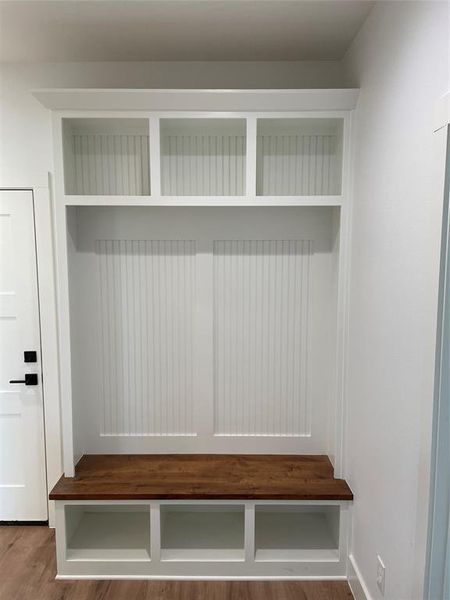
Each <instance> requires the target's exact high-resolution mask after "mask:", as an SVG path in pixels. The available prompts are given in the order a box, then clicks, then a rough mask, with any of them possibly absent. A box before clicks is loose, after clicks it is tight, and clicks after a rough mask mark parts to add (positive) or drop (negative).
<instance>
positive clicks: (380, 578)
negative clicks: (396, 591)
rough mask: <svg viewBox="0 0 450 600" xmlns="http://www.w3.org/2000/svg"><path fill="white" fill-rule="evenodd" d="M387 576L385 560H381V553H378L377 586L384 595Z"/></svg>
mask: <svg viewBox="0 0 450 600" xmlns="http://www.w3.org/2000/svg"><path fill="white" fill-rule="evenodd" d="M385 576H386V567H385V566H384V562H383V561H382V560H381V558H380V556H379V554H377V586H378V589H379V590H380V592H381V594H382V596H384V586H385V582H386V580H385Z"/></svg>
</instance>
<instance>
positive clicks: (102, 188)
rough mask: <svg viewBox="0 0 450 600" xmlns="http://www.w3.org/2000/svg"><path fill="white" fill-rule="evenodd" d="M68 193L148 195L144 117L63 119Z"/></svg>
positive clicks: (65, 179) (145, 123) (148, 162)
mask: <svg viewBox="0 0 450 600" xmlns="http://www.w3.org/2000/svg"><path fill="white" fill-rule="evenodd" d="M62 132H63V156H64V184H65V192H66V194H68V195H85V196H89V195H104V196H117V195H122V196H146V195H149V194H150V166H149V165H150V161H149V126H148V119H120V118H119V119H107V118H94V119H85V118H82V119H63V124H62Z"/></svg>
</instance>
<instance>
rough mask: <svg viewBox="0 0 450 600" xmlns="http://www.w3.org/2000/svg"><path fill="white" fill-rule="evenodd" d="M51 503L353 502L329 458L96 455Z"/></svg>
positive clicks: (57, 487)
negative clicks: (240, 500)
mask: <svg viewBox="0 0 450 600" xmlns="http://www.w3.org/2000/svg"><path fill="white" fill-rule="evenodd" d="M50 499H51V500H151V499H153V500H154V499H167V500H221V499H224V500H230V499H236V500H237V499H242V500H246V499H247V500H352V499H353V494H352V491H351V489H350V488H349V486H348V484H347V482H346V481H344V480H343V479H335V478H334V471H333V466H332V464H331V462H330V460H329V458H328V457H327V456H325V455H255V454H252V455H242V454H114V455H112V454H108V455H106V454H91V455H84V456H83V457H82V458H81V459H80V461H79V462H78V464H77V466H76V470H75V477H64V476H62V477H61V478H60V480H59V481H58V483H57V484H56V485H55V487H54V488H53V490H52V491H51V493H50Z"/></svg>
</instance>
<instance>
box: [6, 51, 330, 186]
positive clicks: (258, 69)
mask: <svg viewBox="0 0 450 600" xmlns="http://www.w3.org/2000/svg"><path fill="white" fill-rule="evenodd" d="M51 87H57V88H64V87H68V88H220V89H225V88H263V89H265V88H315V87H317V88H334V87H342V65H341V63H340V62H334V61H323V62H269V63H267V62H239V63H237V62H234V63H233V62H195V63H189V62H182V63H180V62H178V63H174V62H153V63H146V62H139V63H137V62H134V63H126V62H120V63H114V62H110V63H95V62H93V63H48V64H39V63H37V64H27V65H23V64H22V65H21V64H9V65H7V64H5V65H2V66H1V67H0V93H1V101H0V185H1V186H15V185H16V186H24V185H44V186H45V185H46V184H47V172H49V171H52V170H53V169H52V148H51V126H50V112H49V111H47V110H46V109H44V108H43V107H42V106H41V105H40V104H39V102H37V100H35V99H34V98H33V96H32V95H31V94H30V90H33V89H39V88H51Z"/></svg>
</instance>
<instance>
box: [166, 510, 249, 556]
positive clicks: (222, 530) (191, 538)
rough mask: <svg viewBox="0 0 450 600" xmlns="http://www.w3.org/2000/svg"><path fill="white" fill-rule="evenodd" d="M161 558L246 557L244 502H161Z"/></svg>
mask: <svg viewBox="0 0 450 600" xmlns="http://www.w3.org/2000/svg"><path fill="white" fill-rule="evenodd" d="M161 560H162V561H171V560H172V561H177V560H178V561H203V562H208V561H243V560H244V506H240V505H194V504H191V505H190V504H183V505H166V506H161Z"/></svg>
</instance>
